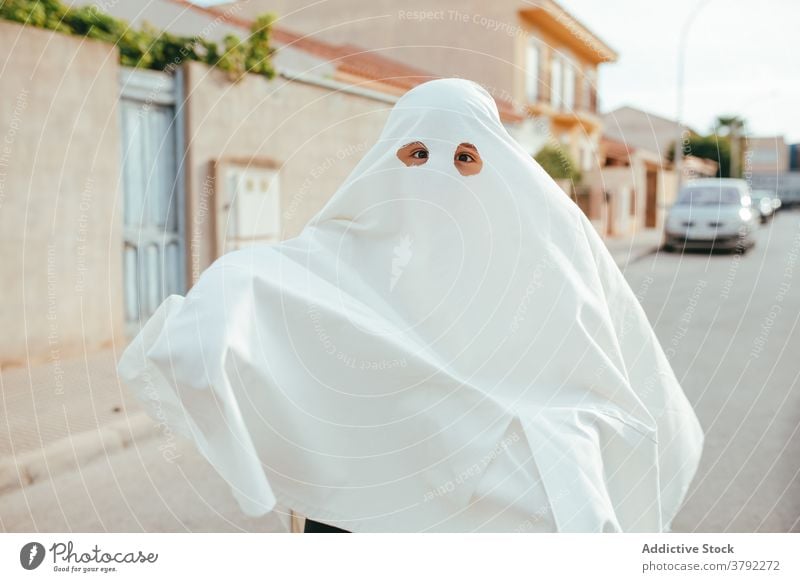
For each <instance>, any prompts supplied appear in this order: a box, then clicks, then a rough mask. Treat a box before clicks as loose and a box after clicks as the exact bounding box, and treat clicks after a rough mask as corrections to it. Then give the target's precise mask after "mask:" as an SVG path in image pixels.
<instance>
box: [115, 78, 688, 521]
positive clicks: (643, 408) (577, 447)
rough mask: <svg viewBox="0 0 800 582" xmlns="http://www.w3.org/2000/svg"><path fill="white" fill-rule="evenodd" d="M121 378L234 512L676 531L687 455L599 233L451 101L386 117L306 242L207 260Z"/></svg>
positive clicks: (441, 84) (637, 313) (398, 108)
mask: <svg viewBox="0 0 800 582" xmlns="http://www.w3.org/2000/svg"><path fill="white" fill-rule="evenodd" d="M458 152H461V153H458ZM465 152H466V153H467V154H470V155H464V153H465ZM457 153H458V155H456V154H457ZM473 163H475V164H477V165H473ZM118 370H119V374H120V376H121V378H122V379H123V380H124V381H125V382H126V383H127V385H128V386H129V388H130V389H131V390H133V391H134V392H135V393H136V395H137V397H138V398H139V399H140V400H141V401H142V403H143V404H144V405H145V406H146V407H147V410H148V411H149V412H150V414H151V415H153V417H154V418H158V419H159V420H160V422H164V421H165V420H166V422H167V423H168V424H169V425H170V426H171V427H172V428H173V429H174V430H176V431H179V432H180V433H182V434H183V435H185V436H186V437H187V438H189V439H192V440H193V441H194V443H195V444H196V446H197V447H198V449H199V450H200V452H202V454H203V455H204V456H205V458H206V459H207V460H208V462H209V463H211V464H212V465H213V466H214V467H215V468H216V470H217V471H218V472H219V474H220V475H221V476H222V477H223V478H224V479H225V480H226V481H227V482H228V484H229V485H230V487H231V491H232V494H233V495H234V496H235V498H236V500H237V501H238V503H239V505H240V507H241V509H242V511H243V512H244V513H245V514H247V515H250V516H260V515H264V514H265V513H267V512H270V511H271V510H273V509H274V508H275V507H276V504H278V505H279V506H283V507H289V508H292V509H294V510H295V511H298V512H299V513H301V514H303V515H305V516H307V517H308V518H311V519H313V520H315V521H319V522H322V523H324V524H329V525H331V526H334V527H337V528H341V529H344V530H347V531H352V532H423V531H425V532H434V531H451V532H452V531H457V532H460V531H467V532H472V531H520V532H523V531H542V532H544V531H546V532H619V531H623V532H662V531H669V530H670V525H671V522H672V520H673V518H674V517H675V515H676V513H677V511H678V509H679V508H680V506H681V504H682V502H683V500H684V498H685V496H686V493H687V489H688V487H689V484H690V482H691V480H692V478H693V476H694V474H695V472H696V470H697V466H698V463H699V459H700V455H701V451H702V446H703V438H704V435H703V432H702V429H701V427H700V424H699V422H698V420H697V418H696V416H695V414H694V412H693V410H692V407H691V406H690V404H689V402H688V400H687V398H686V396H685V395H684V393H683V391H682V390H681V387H680V385H679V383H678V381H677V379H676V377H675V375H674V373H673V371H672V369H671V367H670V364H669V362H668V360H667V358H666V356H665V354H664V351H663V350H662V348H661V346H660V345H659V342H658V340H657V339H656V336H655V334H654V332H653V330H652V328H651V326H650V324H649V323H648V321H647V318H646V316H645V314H644V312H643V310H642V308H641V306H640V305H639V303H638V301H637V299H636V297H635V296H634V294H633V292H632V291H631V289H630V287H629V286H628V284H627V283H626V281H625V280H624V278H623V276H622V274H621V273H620V271H619V269H618V268H617V267H616V265H615V264H614V262H613V261H612V259H611V257H610V255H609V253H608V251H607V250H606V248H605V247H604V245H603V243H602V241H601V239H600V238H599V237H598V235H597V233H596V232H595V230H594V229H593V227H592V225H591V224H590V223H589V222H588V220H587V219H586V217H585V216H584V215H583V213H582V212H581V211H580V210H579V208H578V207H577V206H576V205H575V204H574V203H573V202H572V201H571V200H570V199H569V197H568V196H566V195H565V194H564V192H563V191H561V190H560V189H559V187H558V186H557V185H556V184H555V183H554V182H553V180H552V179H551V178H550V177H549V176H548V175H547V174H546V173H545V172H544V171H543V170H542V168H541V167H540V166H539V165H538V164H537V163H536V162H535V161H534V160H533V159H532V158H531V156H530V155H529V154H528V153H527V152H526V151H524V150H523V149H522V147H521V146H520V145H519V144H518V143H517V142H516V141H515V140H514V139H513V138H512V137H511V136H510V135H509V134H508V132H507V131H506V129H505V128H504V127H503V125H502V123H501V121H500V118H499V115H498V111H497V107H496V105H495V102H494V100H493V99H492V97H491V96H490V95H489V94H488V92H487V91H486V90H484V89H483V88H482V87H481V86H480V85H478V84H476V83H474V82H471V81H467V80H463V79H439V80H434V81H429V82H427V83H423V84H421V85H419V86H417V87H415V88H414V89H412V90H410V91H409V92H407V93H406V94H405V95H403V96H402V97H401V98H400V99H399V100H398V102H397V103H396V104H395V106H394V108H393V109H392V111H391V113H390V115H389V117H388V120H387V122H386V125H385V127H384V129H383V131H382V133H381V135H380V138H379V139H378V142H377V143H376V144H375V145H374V147H372V149H370V150H369V151H368V152H367V154H366V155H365V156H364V158H363V159H362V160H361V161H360V162H359V163H358V165H357V166H356V168H355V169H354V170H353V172H352V173H351V174H350V175H349V177H348V178H347V179H346V181H345V182H344V184H342V186H341V187H340V188H339V189H338V191H337V192H336V193H335V194H334V195H333V196H332V198H331V199H330V200H329V202H328V203H327V204H326V205H325V206H324V207H323V208H322V209H321V210H320V211H319V212H318V214H317V215H316V216H314V217H313V219H312V220H311V221H310V222H309V224H308V225H307V226H306V228H305V229H304V230H303V231H302V232H301V233H300V235H298V236H297V237H295V238H292V239H289V240H286V241H283V242H280V243H277V244H256V245H253V246H250V247H248V248H245V249H242V250H237V251H234V252H231V253H228V254H226V255H223V256H222V257H220V258H218V259H217V260H216V261H215V262H214V263H213V264H212V265H211V266H210V267H209V268H208V269H207V270H206V271H205V272H204V273H203V274H202V276H201V277H200V278H199V280H198V281H197V283H196V284H195V285H194V286H193V287H192V288H191V290H190V291H189V292H188V293H187V294H186V296H185V297H182V296H179V295H172V296H170V297H168V298H167V299H166V300H165V301H164V302H163V303H162V304H161V306H160V307H159V308H158V310H157V311H156V312H155V314H154V315H153V316H152V317H151V318H150V319H149V320H148V321H147V323H146V324H145V325H144V327H143V328H142V330H141V331H140V333H139V334H138V336H137V337H136V338H135V339H134V340H133V342H132V343H131V344H130V345H129V346H128V348H127V349H126V351H125V352H124V354H123V355H122V358H121V360H120V362H119V367H118Z"/></svg>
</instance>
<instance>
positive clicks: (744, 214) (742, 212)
mask: <svg viewBox="0 0 800 582" xmlns="http://www.w3.org/2000/svg"><path fill="white" fill-rule="evenodd" d="M739 218H741V219H742V220H743V221H744V222H748V221H749V220H750V219H751V218H753V212H752V211H751V210H750V209H749V208H740V209H739Z"/></svg>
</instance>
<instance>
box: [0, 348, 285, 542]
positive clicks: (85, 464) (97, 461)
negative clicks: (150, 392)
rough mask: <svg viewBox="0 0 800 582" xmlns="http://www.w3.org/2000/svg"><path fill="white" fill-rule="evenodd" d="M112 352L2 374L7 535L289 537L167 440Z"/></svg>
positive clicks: (1, 507) (0, 501) (198, 458)
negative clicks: (244, 508) (247, 509)
mask: <svg viewBox="0 0 800 582" xmlns="http://www.w3.org/2000/svg"><path fill="white" fill-rule="evenodd" d="M116 359H117V357H116V356H115V354H114V353H113V352H112V351H111V350H106V351H102V352H98V353H95V354H91V355H89V356H86V357H77V358H71V359H64V360H61V361H59V362H57V363H49V364H36V365H33V366H30V367H17V368H10V369H5V370H2V371H0V532H24V531H39V532H56V531H84V532H92V531H110V532H139V531H145V532H154V531H159V532H182V531H194V532H197V531H207V532H211V531H214V532H241V531H247V532H285V531H288V528H289V527H290V526H289V521H290V518H289V516H288V512H286V510H285V508H281V507H279V508H278V509H277V510H276V512H274V513H270V514H267V515H265V516H263V517H260V518H249V517H247V516H246V515H244V514H243V513H242V512H241V510H240V509H239V507H238V504H237V503H236V500H235V498H234V497H233V495H232V493H231V490H230V486H229V485H228V484H227V483H226V482H225V481H224V480H223V479H222V478H221V477H220V476H219V474H218V473H217V472H216V470H215V469H214V468H213V467H212V466H211V465H210V464H209V463H208V462H207V461H206V460H205V458H204V457H203V456H202V455H201V454H200V452H199V451H198V450H197V448H196V447H195V446H194V444H193V443H192V442H190V441H188V440H186V439H184V438H182V437H179V436H177V435H174V434H171V433H167V432H166V431H164V432H162V430H161V428H160V427H159V426H158V424H157V423H156V422H155V421H154V420H152V419H151V418H150V417H149V416H147V415H146V413H145V412H144V411H143V409H142V408H141V406H140V405H139V403H138V401H137V400H136V399H135V398H133V397H132V396H131V392H130V391H129V390H128V389H127V388H126V387H125V386H124V385H122V384H121V383H120V381H119V380H118V378H117V375H116Z"/></svg>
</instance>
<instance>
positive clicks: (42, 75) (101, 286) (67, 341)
mask: <svg viewBox="0 0 800 582" xmlns="http://www.w3.org/2000/svg"><path fill="white" fill-rule="evenodd" d="M0 45H2V46H3V47H4V48H3V51H2V56H0V87H1V88H2V99H0V281H2V298H3V306H2V309H0V329H1V330H2V333H0V364H10V363H24V362H25V360H26V359H27V358H31V360H41V359H50V360H56V361H57V360H58V359H60V358H61V357H62V356H64V355H67V354H70V353H76V352H79V351H81V350H83V349H84V347H86V348H87V349H93V348H97V347H99V346H102V345H104V344H108V343H109V342H110V341H111V339H112V337H114V335H115V332H117V337H121V336H120V335H119V331H120V330H121V327H122V296H121V294H122V285H121V280H122V278H121V265H120V262H121V238H120V219H119V204H118V202H119V201H120V199H121V197H120V194H119V186H120V185H119V183H118V176H119V159H120V153H119V147H120V145H119V141H120V140H119V128H118V120H117V104H116V102H117V94H118V88H117V75H118V65H117V58H118V57H117V51H116V49H115V48H114V47H113V46H112V45H110V44H105V43H100V42H95V41H90V40H86V39H82V38H76V37H71V36H67V35H63V34H59V33H53V32H50V31H46V30H40V29H36V28H33V27H23V26H21V25H18V24H15V23H10V22H6V21H0Z"/></svg>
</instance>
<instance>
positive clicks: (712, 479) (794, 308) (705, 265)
mask: <svg viewBox="0 0 800 582" xmlns="http://www.w3.org/2000/svg"><path fill="white" fill-rule="evenodd" d="M625 276H626V278H627V279H628V282H629V283H630V285H631V287H632V288H633V290H634V291H635V292H636V293H637V295H638V296H639V297H640V300H641V301H642V304H643V305H644V308H645V311H646V312H647V315H648V317H649V318H650V321H651V323H652V324H653V326H654V327H655V329H656V333H657V335H658V337H659V339H660V340H661V343H662V346H663V347H664V349H665V351H666V352H667V355H668V356H669V359H670V362H671V363H672V366H673V368H674V370H675V372H676V374H677V375H678V378H679V379H681V382H682V386H683V388H684V391H685V392H686V394H687V396H688V397H689V400H690V401H691V402H692V404H693V405H694V406H695V410H696V411H697V414H698V417H699V419H700V422H701V424H702V425H703V428H704V429H705V432H706V443H705V444H706V446H705V449H704V452H703V458H702V461H701V466H700V469H699V471H698V475H697V477H696V478H695V481H694V483H693V486H692V488H691V489H690V493H689V497H688V499H687V502H686V504H685V506H684V508H683V509H682V511H681V513H680V514H679V516H678V517H677V518H676V520H675V522H674V527H673V529H674V530H675V531H691V532H787V531H794V532H798V531H800V211H789V210H787V211H784V212H779V213H778V215H777V216H776V217H775V219H774V220H773V221H771V222H770V223H768V224H766V225H764V226H762V227H761V228H760V229H759V231H758V233H757V242H756V245H755V247H754V248H753V249H751V250H750V252H748V253H747V254H745V255H736V254H711V253H699V252H696V253H666V252H663V251H659V252H658V253H656V254H654V255H650V256H648V257H646V258H644V259H640V260H638V261H636V262H635V263H633V264H629V265H628V266H627V268H626V269H625Z"/></svg>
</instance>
